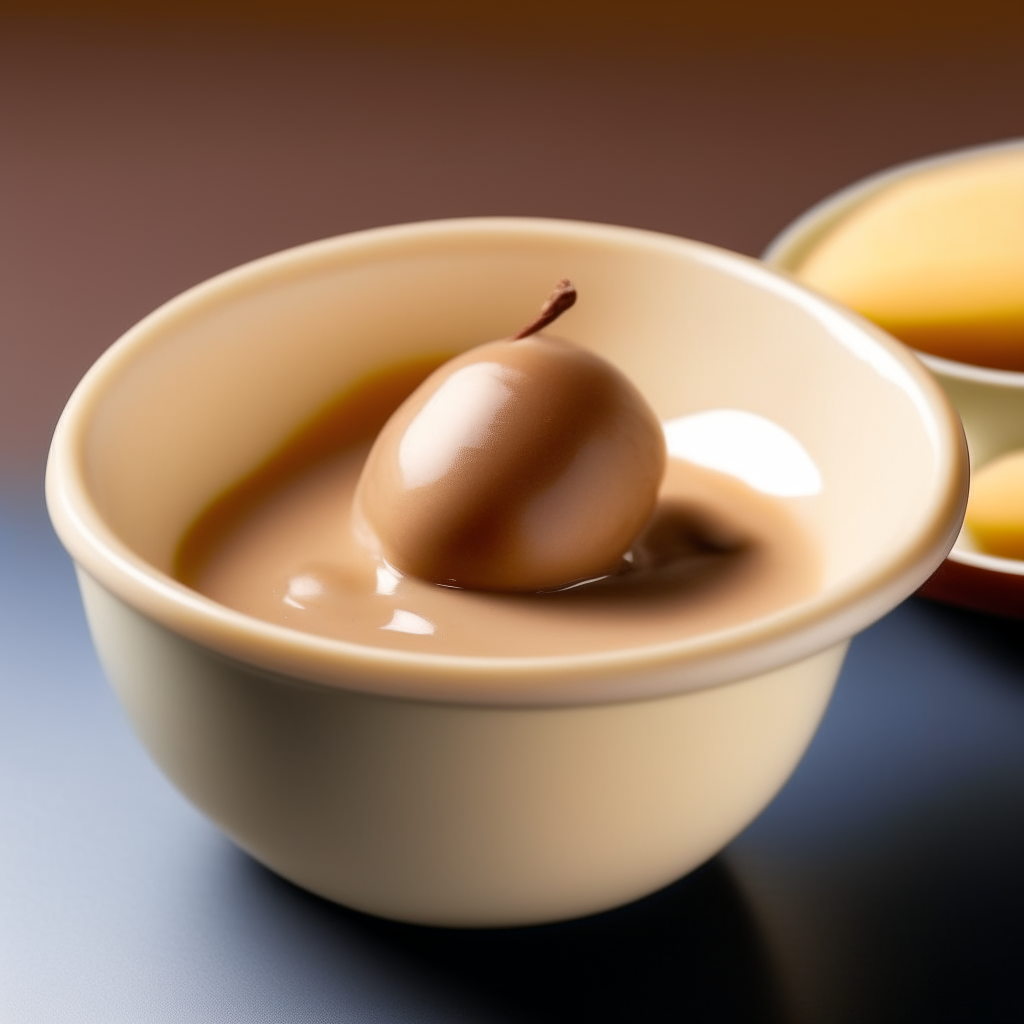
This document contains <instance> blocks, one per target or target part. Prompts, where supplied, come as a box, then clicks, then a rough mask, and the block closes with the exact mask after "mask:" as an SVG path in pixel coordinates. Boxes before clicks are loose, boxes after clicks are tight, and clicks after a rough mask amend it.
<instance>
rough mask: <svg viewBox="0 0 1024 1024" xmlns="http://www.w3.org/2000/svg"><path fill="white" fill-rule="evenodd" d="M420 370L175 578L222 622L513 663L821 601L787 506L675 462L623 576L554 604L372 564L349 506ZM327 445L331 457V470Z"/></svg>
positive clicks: (298, 453) (224, 516)
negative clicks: (369, 456) (209, 603)
mask: <svg viewBox="0 0 1024 1024" xmlns="http://www.w3.org/2000/svg"><path fill="white" fill-rule="evenodd" d="M426 365H427V364H423V365H422V366H419V367H415V368H412V369H410V368H404V369H403V370H402V371H397V372H396V373H395V374H391V375H381V376H378V377H376V378H373V379H372V380H371V381H368V382H366V383H364V384H363V385H362V386H361V387H360V388H358V389H356V390H354V391H352V392H349V393H348V396H347V397H346V396H342V399H339V401H338V402H337V403H335V405H334V407H333V408H332V409H331V410H328V412H327V414H325V415H321V416H320V417H318V418H317V420H315V421H314V422H313V423H312V424H310V426H309V427H307V428H306V429H305V430H304V431H303V432H301V433H299V434H297V435H296V437H295V438H293V439H292V441H291V442H290V443H289V445H288V446H286V447H285V448H284V449H282V451H281V452H280V453H278V455H277V456H275V458H274V459H272V460H270V461H269V462H268V464H267V465H266V466H264V467H262V468H261V470H260V471H258V472H257V473H256V474H254V475H253V476H252V477H250V478H247V480H244V481H242V482H241V484H239V485H238V486H236V487H235V488H233V489H232V490H231V491H229V492H227V493H226V494H225V495H223V496H222V497H221V498H220V499H218V501H217V502H215V503H214V505H212V506H211V508H210V509H208V510H207V512H206V513H204V515H203V516H201V517H200V519H199V520H198V521H197V523H196V524H195V525H194V526H193V527H192V529H191V530H190V531H189V534H188V535H187V536H186V537H185V538H184V540H183V543H182V546H181V549H180V551H179V558H178V572H177V575H178V577H179V578H180V579H182V580H183V581H184V582H186V583H188V584H189V585H190V586H193V587H194V588H195V589H196V590H199V591H200V592H201V593H203V594H205V595H207V596H208V597H210V598H212V599H214V600H215V601H218V602H220V603H221V604H224V605H227V606H228V607H230V608H234V609H236V610H238V611H240V612H244V613H246V614H248V615H252V616H254V617H256V618H259V619H263V620H266V621H268V622H273V623H278V624H280V625H284V626H288V627H291V628H293V629H298V630H302V631H304V632H307V633H312V634H316V635H319V636H324V637H332V638H336V639H340V640H346V641H349V642H352V643H358V644H365V645H369V646H374V647H390V648H395V649H399V650H407V651H419V652H433V653H444V654H461V655H483V656H519V657H528V656H537V655H553V654H575V653H583V652H588V651H602V650H613V649H621V648H628V647H637V646H643V645H647V644H653V643H663V642H668V641H671V640H677V639H682V638H684V637H688V636H694V635H696V634H699V633H707V632H713V631H716V630H721V629H725V628H728V627H730V626H735V625H738V624H740V623H742V622H746V621H749V620H751V619H754V618H758V617H760V616H763V615H767V614H769V613H771V612H773V611H776V610H778V609H780V608H783V607H785V606H786V605H788V604H791V603H793V602H795V601H798V600H799V599H801V598H803V597H806V596H808V595H810V594H811V593H813V592H814V590H815V589H816V587H817V586H818V584H819V581H820V577H821V567H820V566H821V559H820V554H819V551H818V549H817V547H816V545H815V543H814V541H813V539H812V538H811V537H810V536H809V534H808V532H807V531H806V529H805V528H803V527H802V526H801V525H800V524H799V523H798V522H797V521H796V518H795V517H794V516H793V515H792V513H791V512H790V511H789V509H788V508H787V507H786V506H785V504H784V503H783V502H781V501H779V500H778V499H775V498H772V497H769V496H766V495H764V494H761V493H759V492H757V491H755V490H753V489H752V488H750V487H748V486H747V485H746V484H744V483H742V482H740V481H738V480H736V479H734V478H732V477H729V476H726V475H724V474H721V473H717V472H714V471H712V470H709V469H704V468H702V467H699V466H696V465H693V464H691V463H686V462H681V461H679V460H671V461H670V463H669V468H668V471H667V473H666V476H665V480H664V483H663V485H662V489H661V493H660V499H659V505H658V508H657V511H656V512H655V515H654V516H653V517H652V520H651V522H650V523H649V525H648V527H647V528H646V529H645V531H644V532H643V533H642V534H641V536H640V538H638V540H637V542H636V544H634V547H633V550H632V551H631V552H630V555H629V556H627V557H628V559H629V561H627V562H624V563H623V567H622V571H620V572H619V573H616V574H614V575H612V576H609V577H606V578H604V579H601V580H599V581H597V582H589V583H585V584H583V585H580V586H575V587H573V588H571V589H568V590H563V591H560V592H557V593H544V594H501V593H487V592H481V591H471V590H458V589H454V588H448V587H440V586H435V585H434V584H431V583H426V582H423V581H421V580H419V579H416V578H414V577H403V576H401V575H400V574H398V573H396V572H394V571H392V570H390V569H389V568H388V567H387V566H386V565H382V564H378V563H377V562H376V561H375V560H374V559H373V557H372V556H371V555H369V554H368V553H367V552H366V550H365V549H364V548H362V547H361V545H360V544H359V543H358V542H357V541H356V540H355V539H354V536H353V531H352V529H351V526H350V514H351V505H352V496H353V492H354V490H355V486H356V482H357V480H358V477H359V473H360V470H361V468H362V464H363V461H364V459H365V457H366V453H367V451H368V450H369V443H370V438H369V437H368V436H367V434H368V433H371V434H372V431H371V430H370V429H369V428H371V427H373V425H374V424H376V425H377V426H378V427H379V425H380V423H382V422H383V420H384V419H386V417H387V415H388V413H389V412H390V411H391V410H392V409H393V408H395V407H396V406H397V405H398V403H399V402H400V401H401V399H402V398H403V397H404V393H408V392H409V391H411V390H412V388H413V387H414V386H415V384H416V383H418V380H416V379H415V378H416V377H417V376H418V377H419V378H420V379H422V377H423V376H425V373H426V370H425V369H424V368H425V367H426ZM398 378H401V380H400V381H398ZM396 381H398V383H396ZM402 392H404V393H402ZM346 409H348V412H346ZM353 410H358V415H356V414H355V413H354V412H353ZM346 416H347V417H348V419H347V420H346ZM339 423H340V424H342V426H340V427H339ZM346 424H347V425H346ZM325 438H329V439H330V441H331V443H332V444H333V446H334V449H335V454H333V455H330V456H325V454H324V451H325V446H326V445H327V443H328V442H327V440H325ZM317 439H319V440H317ZM314 441H315V442H316V443H313V442H314ZM345 442H347V443H345Z"/></svg>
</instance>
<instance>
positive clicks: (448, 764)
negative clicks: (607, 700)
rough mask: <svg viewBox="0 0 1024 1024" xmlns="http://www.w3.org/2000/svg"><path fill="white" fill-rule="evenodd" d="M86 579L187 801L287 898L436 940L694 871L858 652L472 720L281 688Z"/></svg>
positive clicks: (108, 658) (764, 785)
mask: <svg viewBox="0 0 1024 1024" xmlns="http://www.w3.org/2000/svg"><path fill="white" fill-rule="evenodd" d="M79 582H80V586H81V590H82V596H83V600H84V603H85V608H86V613H87V616H88V620H89V626H90V629H91V631H92V635H93V639H94V641H95V644H96V647H97V650H98V651H99V655H100V659H101V661H102V662H103V665H104V667H105V669H106V671H107V673H108V676H109V678H110V679H111V681H112V683H113V685H114V688H115V690H116V691H117V693H118V695H119V697H120V699H121V701H122V703H123V704H124V706H125V708H126V709H127V712H128V715H129V717H130V719H131V721H132V723H133V725H134V727H135V730H136V731H137V733H138V735H139V736H140V738H141V739H142V741H143V743H144V744H145V745H146V747H147V748H148V749H149V751H150V753H151V754H152V756H153V757H154V759H155V760H156V761H157V763H158V764H159V765H160V767H161V768H162V770H163V771H164V772H165V773H166V774H167V776H168V777H169V778H170V779H171V781H172V782H173V783H174V784H175V785H176V786H178V788H179V789H181V791H182V792H183V793H184V794H185V795H186V796H187V797H188V798H189V799H190V800H191V801H192V802H193V803H195V804H196V805H197V806H198V807H199V808H200V809H202V810H203V811H204V812H205V813H206V814H207V815H209V816H210V817H211V818H212V819H213V820H214V821H215V822H216V823H217V824H218V825H219V826H220V827H221V828H222V829H223V830H224V831H225V832H226V833H227V834H228V835H229V836H230V837H231V838H232V839H233V840H234V841H235V842H236V843H238V845H239V846H241V847H242V848H243V849H245V850H246V851H248V852H249V853H250V854H251V855H252V856H254V857H255V858H256V859H257V860H259V861H261V862H262V863H264V864H265V865H266V866H268V867H269V868H271V869H272V870H274V871H276V872H278V873H279V874H281V875H283V876H284V877H286V878H288V879H290V880H291V881H293V882H295V883H296V884H298V885H300V886H302V887H304V888H306V889H309V890H311V891H313V892H315V893H318V894H319V895H321V896H324V897H326V898H327V899H330V900H333V901H336V902H339V903H343V904H345V905H347V906H350V907H354V908H356V909H359V910H363V911H367V912H369V913H373V914H378V915H380V916H384V917H389V918H394V919H398V920H404V921H410V922H416V923H421V924H430V925H447V926H464V927H465V926H477V927H481V926H482V927H488V926H509V925H525V924H535V923H541V922H545V921H553V920H560V919H567V918H572V917H578V916H581V915H584V914H589V913H595V912H598V911H601V910H605V909H608V908H611V907H614V906H617V905H619V904H622V903H625V902H628V901H630V900H633V899H636V898H639V897H641V896H643V895H646V894H647V893H650V892H653V891H655V890H657V889H658V888H660V887H662V886H664V885H667V884H669V883H670V882H672V881H674V880H675V879H677V878H679V877H681V876H682V875H684V874H685V873H687V872H688V871H690V870H692V869H693V868H695V867H697V866H698V865H699V864H701V863H702V862H704V861H705V860H707V859H708V858H709V857H711V856H713V855H714V854H715V853H716V852H717V851H718V850H720V849H721V848H722V847H723V846H724V845H725V844H726V843H727V842H729V840H731V839H732V838H733V837H734V836H735V835H736V834H738V833H739V832H740V831H741V830H742V829H743V827H744V826H745V825H747V824H748V823H749V822H750V821H751V820H752V819H753V818H754V817H755V816H756V815H757V814H758V813H759V812H760V811H761V810H762V808H763V807H764V806H765V805H766V804H767V803H768V802H769V801H770V800H771V799H772V797H773V796H774V795H775V794H776V793H777V792H778V790H779V789H780V788H781V787H782V785H783V783H784V782H785V781H786V779H787V778H788V776H789V775H790V773H791V772H792V770H793V768H794V767H795V766H796V763H797V761H798V760H799V758H800V756H801V755H802V754H803V752H804V750H805V748H806V747H807V745H808V743H809V742H810V740H811V737H812V736H813V734H814V731H815V729H816V727H817V725H818V722H819V721H820V719H821V716H822V714H823V713H824V710H825V707H826V705H827V703H828V699H829V696H830V694H831V692H832V688H833V686H834V684H835V680H836V677H837V675H838V673H839V669H840V666H841V664H842V660H843V657H844V654H845V651H846V647H847V644H846V643H842V644H839V645H836V646H834V647H831V648H830V649H828V650H825V651H823V652H821V653H819V654H817V655H814V656H813V657H810V658H807V659H805V660H803V661H801V662H798V663H796V664H793V665H790V666H788V667H786V668H782V669H777V670H775V671H773V672H769V673H767V674H765V675H762V676H759V677H756V678H751V679H745V680H741V681H738V682H734V683H730V684H726V685H722V686H718V687H713V688H710V689H705V690H699V691H694V692H687V693H682V694H677V695H673V696H670V697H663V698H659V699H650V700H640V701H635V702H631V703H614V704H596V705H587V706H574V707H534V708H530V707H525V708H524V707H474V706H467V705H459V704H444V703H427V702H416V701H410V700H403V699H397V698H391V697H384V696H377V695H372V694H366V693H358V692H353V691H348V690H344V689H341V688H338V687H327V686H320V685H316V684H309V683H305V682H301V681H298V680H293V679H288V678H285V677H282V676H274V675H271V674H269V673H266V672H263V671H261V670H259V669H256V668H254V667H251V666H248V665H244V664H241V663H239V662H236V661H233V660H230V659H228V658H226V657H225V656H223V655H221V654H218V653H216V652H213V651H211V650H209V649H206V648H204V647H202V646H200V645H198V644H196V643H194V642H192V641H191V640H188V639H185V638H183V637H181V636H179V635H177V634H175V633H174V632H172V631H170V630H169V629H167V628H166V627H164V626H162V625H160V624H158V623H156V622H154V621H153V620H151V619H149V618H147V617H145V616H144V615H142V614H140V613H139V612H138V611H136V610H134V609H133V608H131V607H129V606H128V605H127V604H125V603H124V602H122V601H121V600H120V599H119V598H117V597H115V596H114V595H113V594H111V593H110V592H109V591H108V590H107V589H105V588H104V587H102V586H101V585H99V584H98V583H97V582H95V580H94V579H93V578H92V577H91V576H89V575H88V574H87V573H85V572H84V571H82V570H81V569H80V570H79Z"/></svg>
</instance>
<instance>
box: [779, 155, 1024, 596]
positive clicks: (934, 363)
mask: <svg viewBox="0 0 1024 1024" xmlns="http://www.w3.org/2000/svg"><path fill="white" fill-rule="evenodd" d="M1018 150H1024V137H1020V138H1010V139H1002V140H1000V141H998V142H988V143H983V144H982V145H979V146H964V147H962V148H960V149H954V150H950V151H949V152H946V153H938V154H935V155H932V156H927V157H922V158H920V159H916V160H908V161H906V162H904V163H900V164H896V165H895V166H893V167H888V168H886V169H885V170H882V171H877V172H876V173H874V174H869V175H868V176H867V177H865V178H860V179H858V180H857V181H855V182H852V183H851V184H849V185H845V186H844V187H843V188H840V189H838V190H837V191H835V192H832V193H830V194H829V195H827V196H825V197H824V198H823V199H821V200H819V201H818V202H817V203H815V204H814V205H813V206H811V207H810V208H809V209H807V210H805V211H804V212H803V213H802V214H800V216H799V217H797V218H796V220H794V221H792V222H791V223H790V224H788V225H787V226H786V227H785V228H783V229H782V231H780V232H779V234H777V235H776V236H775V238H773V239H772V241H771V242H770V243H769V244H768V247H767V248H766V249H765V250H764V252H763V253H762V254H761V259H762V260H764V262H765V263H766V264H768V266H770V267H772V268H773V269H776V270H781V271H783V272H785V273H790V274H791V273H793V272H794V270H793V268H794V267H795V266H796V265H797V262H798V261H799V260H800V259H802V258H803V257H804V256H805V255H806V254H807V253H808V252H809V251H810V250H811V249H812V248H813V247H814V246H815V245H816V244H817V243H818V242H819V241H820V240H821V239H822V238H823V237H824V236H825V234H826V233H827V232H828V231H830V230H831V229H832V228H833V227H834V226H835V225H836V224H837V223H838V222H839V221H840V220H842V219H843V218H844V217H846V216H847V215H848V214H850V213H851V212H852V211H853V210H854V209H856V208H857V207H858V206H860V205H861V204H862V203H864V202H865V201H866V200H868V199H870V198H871V197H872V196H875V195H877V194H878V193H880V192H882V191H884V190H885V189H887V188H888V187H889V186H890V185H894V184H896V183H897V182H899V181H903V180H904V179H906V178H910V177H913V176H914V175H915V174H919V173H921V172H922V171H930V170H933V169H935V168H937V167H948V166H950V165H954V164H958V163H962V162H964V161H970V160H975V159H977V158H978V157H982V156H988V155H991V154H995V153H1005V152H1015V151H1018ZM911 351H912V352H913V353H914V355H915V356H916V357H917V358H918V359H920V360H921V362H922V363H924V365H925V366H927V367H928V369H929V370H931V372H932V373H934V374H935V375H936V376H938V377H940V378H941V377H946V378H949V379H951V380H959V381H966V382H969V383H972V384H982V385H987V386H988V387H994V388H1002V389H1005V390H1007V391H1024V372H1022V371H1019V370H999V369H996V368H995V367H991V366H978V365H975V364H974V363H962V362H960V361H959V360H955V359H944V358H942V357H941V356H933V355H931V354H930V353H928V352H918V351H917V350H915V349H911ZM947 557H948V558H949V560H950V561H953V562H960V563H962V564H963V565H970V566H974V567H975V568H977V569H984V570H985V571H986V572H996V573H1002V574H1004V575H1008V576H1024V561H1020V560H1019V559H1015V558H1002V557H1000V556H998V555H987V554H984V553H983V552H981V551H970V550H966V549H964V548H959V547H956V546H954V547H953V549H952V550H951V551H950V553H949V555H948V556H947Z"/></svg>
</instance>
